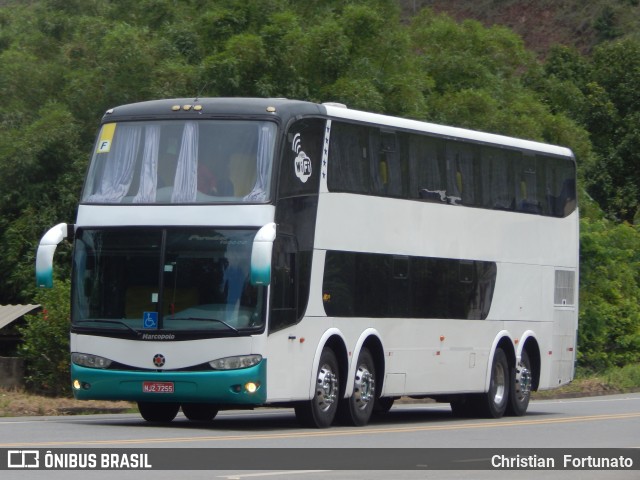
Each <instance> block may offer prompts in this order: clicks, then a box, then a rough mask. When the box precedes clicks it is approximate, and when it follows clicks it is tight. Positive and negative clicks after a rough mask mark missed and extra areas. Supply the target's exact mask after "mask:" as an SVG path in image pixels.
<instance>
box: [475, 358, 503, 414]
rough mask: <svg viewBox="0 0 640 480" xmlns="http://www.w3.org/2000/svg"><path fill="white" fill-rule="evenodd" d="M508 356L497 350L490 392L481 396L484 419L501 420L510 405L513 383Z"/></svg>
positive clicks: (480, 405) (480, 408) (480, 406)
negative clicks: (511, 384)
mask: <svg viewBox="0 0 640 480" xmlns="http://www.w3.org/2000/svg"><path fill="white" fill-rule="evenodd" d="M510 380H511V375H510V370H509V362H508V361H507V355H506V354H505V353H504V350H502V349H501V348H498V349H496V351H495V354H494V355H493V363H492V364H491V380H490V383H489V391H488V392H486V393H483V394H481V395H480V396H479V398H478V400H479V402H478V405H477V406H478V412H479V413H480V414H481V415H482V416H483V417H488V418H500V417H502V416H503V415H504V412H505V411H506V409H507V405H508V403H509V390H510V388H511V387H510V383H511V381H510Z"/></svg>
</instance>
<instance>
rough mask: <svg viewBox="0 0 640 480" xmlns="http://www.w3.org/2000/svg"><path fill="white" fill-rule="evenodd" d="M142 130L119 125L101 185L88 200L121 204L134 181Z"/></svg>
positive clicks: (107, 158) (107, 156)
mask: <svg viewBox="0 0 640 480" xmlns="http://www.w3.org/2000/svg"><path fill="white" fill-rule="evenodd" d="M141 133H142V128H141V127H139V126H131V125H120V124H119V125H118V127H117V129H116V132H115V137H114V144H115V148H111V150H110V151H109V152H108V153H98V154H96V155H105V156H106V158H105V162H104V172H103V174H102V177H101V181H100V185H98V186H97V188H96V191H95V193H93V194H92V195H90V196H89V197H88V198H87V200H88V201H89V202H97V203H119V202H120V201H121V200H122V199H123V198H124V196H125V195H126V194H127V192H128V191H129V187H130V186H131V181H132V179H133V171H134V168H135V163H136V156H137V153H138V148H139V146H140V137H141Z"/></svg>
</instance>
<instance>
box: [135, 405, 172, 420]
mask: <svg viewBox="0 0 640 480" xmlns="http://www.w3.org/2000/svg"><path fill="white" fill-rule="evenodd" d="M138 410H140V415H142V418H144V419H145V420H146V421H147V422H170V421H171V420H173V419H174V418H176V415H177V414H178V410H180V404H179V403H155V402H138Z"/></svg>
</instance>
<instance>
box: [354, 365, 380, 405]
mask: <svg viewBox="0 0 640 480" xmlns="http://www.w3.org/2000/svg"><path fill="white" fill-rule="evenodd" d="M375 393H376V380H375V378H374V377H373V375H372V374H371V372H370V371H369V370H367V368H366V366H365V365H361V366H360V367H358V370H357V371H356V378H355V382H354V385H353V397H354V402H355V406H356V408H358V409H359V410H364V409H365V408H367V406H368V405H369V403H370V402H372V401H373V400H374V399H375Z"/></svg>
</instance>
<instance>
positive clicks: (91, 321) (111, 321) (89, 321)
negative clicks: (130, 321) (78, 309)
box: [74, 320, 142, 336]
mask: <svg viewBox="0 0 640 480" xmlns="http://www.w3.org/2000/svg"><path fill="white" fill-rule="evenodd" d="M74 323H113V324H116V325H123V326H124V327H126V328H128V329H129V330H131V331H132V332H133V333H135V334H136V335H138V336H140V335H142V333H141V332H139V331H138V330H136V329H135V328H133V327H131V326H129V325H127V324H126V323H125V322H123V321H120V320H78V321H77V322H74Z"/></svg>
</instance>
